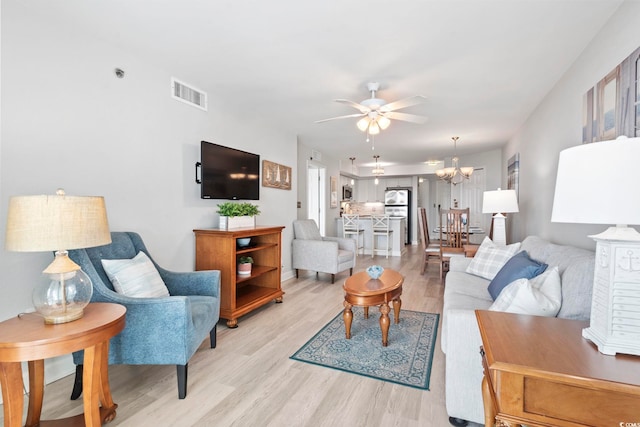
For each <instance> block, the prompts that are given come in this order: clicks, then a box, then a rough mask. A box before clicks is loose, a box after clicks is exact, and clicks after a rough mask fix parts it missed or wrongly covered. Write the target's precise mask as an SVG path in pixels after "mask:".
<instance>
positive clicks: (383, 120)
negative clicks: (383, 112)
mask: <svg viewBox="0 0 640 427" xmlns="http://www.w3.org/2000/svg"><path fill="white" fill-rule="evenodd" d="M390 124H391V120H389V119H388V118H386V117H385V116H380V118H379V119H378V126H380V129H382V130H385V129H386V128H388V127H389V125H390Z"/></svg>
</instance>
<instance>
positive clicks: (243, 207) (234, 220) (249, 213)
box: [217, 202, 260, 230]
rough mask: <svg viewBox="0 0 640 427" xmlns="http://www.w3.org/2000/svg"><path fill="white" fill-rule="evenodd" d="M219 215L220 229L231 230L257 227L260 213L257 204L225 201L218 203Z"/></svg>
mask: <svg viewBox="0 0 640 427" xmlns="http://www.w3.org/2000/svg"><path fill="white" fill-rule="evenodd" d="M217 213H218V215H220V227H219V228H220V229H221V230H230V229H233V228H242V227H255V226H256V215H259V214H260V209H259V208H258V206H257V205H254V204H252V203H248V202H243V203H235V202H224V203H220V204H218V212H217Z"/></svg>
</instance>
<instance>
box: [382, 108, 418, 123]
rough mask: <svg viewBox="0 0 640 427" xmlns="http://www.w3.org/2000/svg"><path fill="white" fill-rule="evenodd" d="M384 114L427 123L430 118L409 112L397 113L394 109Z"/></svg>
mask: <svg viewBox="0 0 640 427" xmlns="http://www.w3.org/2000/svg"><path fill="white" fill-rule="evenodd" d="M384 116H385V117H386V118H388V119H393V120H402V121H404V122H411V123H419V124H422V123H425V122H426V121H427V120H428V119H427V118H426V117H424V116H416V115H415V114H407V113H397V112H393V111H389V112H388V113H384Z"/></svg>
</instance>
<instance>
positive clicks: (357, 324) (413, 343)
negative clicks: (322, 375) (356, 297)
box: [291, 307, 439, 390]
mask: <svg viewBox="0 0 640 427" xmlns="http://www.w3.org/2000/svg"><path fill="white" fill-rule="evenodd" d="M389 314H390V318H391V326H390V328H389V345H388V346H387V347H383V346H382V332H381V331H380V323H379V322H378V319H379V318H380V312H379V311H378V309H377V308H376V307H371V308H370V309H369V318H368V319H365V318H364V311H363V309H362V308H361V307H353V323H352V325H351V339H350V340H348V339H346V338H345V332H344V322H343V320H342V312H340V313H339V314H338V315H337V316H336V317H335V318H334V319H333V320H332V321H330V322H329V323H328V324H327V325H325V326H324V327H323V328H322V329H321V330H320V332H318V333H317V334H316V335H315V336H314V337H313V338H311V339H310V340H309V341H308V342H307V343H306V344H305V345H303V346H302V348H300V350H298V351H297V352H296V353H295V354H294V355H293V356H291V359H294V360H299V361H302V362H307V363H313V364H316V365H320V366H327V367H329V368H334V369H339V370H341V371H345V372H351V373H355V374H359V375H364V376H367V377H371V378H376V379H379V380H383V381H389V382H392V383H397V384H402V385H406V386H409V387H415V388H419V389H423V390H429V378H430V376H431V363H432V361H433V351H434V347H435V342H436V334H437V331H438V319H439V315H438V314H432V313H421V312H419V311H410V310H401V311H400V323H399V324H397V325H396V324H395V323H394V322H393V310H391V313H389Z"/></svg>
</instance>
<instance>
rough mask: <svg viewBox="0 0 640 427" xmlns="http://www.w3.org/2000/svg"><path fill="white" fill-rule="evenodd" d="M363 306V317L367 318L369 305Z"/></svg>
mask: <svg viewBox="0 0 640 427" xmlns="http://www.w3.org/2000/svg"><path fill="white" fill-rule="evenodd" d="M363 308H364V318H365V319H368V318H369V306H365V307H363Z"/></svg>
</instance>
